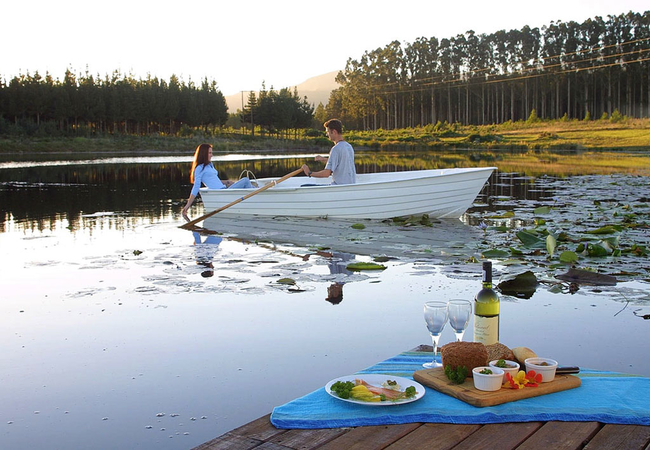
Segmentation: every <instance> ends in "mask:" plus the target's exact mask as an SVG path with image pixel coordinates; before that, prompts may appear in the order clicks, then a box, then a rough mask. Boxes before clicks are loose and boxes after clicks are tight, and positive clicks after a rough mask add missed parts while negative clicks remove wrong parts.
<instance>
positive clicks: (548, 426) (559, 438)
mask: <svg viewBox="0 0 650 450" xmlns="http://www.w3.org/2000/svg"><path fill="white" fill-rule="evenodd" d="M432 350H433V349H432V347H431V346H430V345H420V346H419V347H417V348H414V349H413V351H432ZM255 448H257V449H259V450H289V449H292V450H309V449H319V450H354V449H358V450H374V449H390V450H398V449H404V450H419V449H428V450H432V449H435V450H444V449H454V450H463V449H468V450H477V449H493V448H494V449H499V450H508V449H515V448H516V449H518V450H537V449H543V450H578V449H586V450H600V449H602V450H612V449H621V450H650V426H644V425H613V424H603V423H599V422H559V421H549V422H517V423H498V424H486V425H464V424H451V423H407V424H401V425H378V426H369V427H346V428H322V429H312V430H297V429H293V430H281V429H278V428H275V427H274V426H273V425H272V424H271V414H267V415H266V416H263V417H260V418H259V419H257V420H254V421H252V422H250V423H247V424H246V425H242V426H241V427H239V428H236V429H234V430H232V431H229V432H227V433H224V434H223V435H221V436H219V437H217V438H215V439H212V440H211V441H208V442H205V443H203V444H201V445H199V446H198V447H195V448H194V449H193V450H226V449H227V450H248V449H255Z"/></svg>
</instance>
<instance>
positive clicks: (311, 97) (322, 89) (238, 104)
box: [226, 70, 339, 114]
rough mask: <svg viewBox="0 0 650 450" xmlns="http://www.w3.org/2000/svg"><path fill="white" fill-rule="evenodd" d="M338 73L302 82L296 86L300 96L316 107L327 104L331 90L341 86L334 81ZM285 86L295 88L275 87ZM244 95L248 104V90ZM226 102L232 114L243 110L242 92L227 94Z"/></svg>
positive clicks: (276, 88) (278, 88)
mask: <svg viewBox="0 0 650 450" xmlns="http://www.w3.org/2000/svg"><path fill="white" fill-rule="evenodd" d="M338 73H339V71H338V70H337V71H335V72H329V73H326V74H324V75H318V76H316V77H312V78H310V79H308V80H307V81H304V82H302V83H300V84H299V85H297V86H296V87H297V88H298V95H299V96H300V98H302V97H305V96H306V97H307V100H308V101H309V103H311V104H313V105H314V107H316V106H318V104H319V103H322V104H323V105H327V102H328V101H329V98H330V92H332V91H333V90H334V89H337V88H338V87H339V85H338V84H337V83H336V81H334V79H335V78H336V75H337V74H338ZM284 87H288V88H289V89H291V90H293V88H294V86H282V87H277V86H274V89H275V90H280V89H282V88H284ZM243 97H244V98H243V100H244V104H246V102H247V101H248V92H244V93H243ZM226 104H227V105H228V112H229V113H231V114H232V113H236V112H237V110H238V109H239V110H241V109H242V94H241V93H239V94H233V95H227V96H226Z"/></svg>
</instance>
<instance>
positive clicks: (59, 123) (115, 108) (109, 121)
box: [0, 69, 228, 136]
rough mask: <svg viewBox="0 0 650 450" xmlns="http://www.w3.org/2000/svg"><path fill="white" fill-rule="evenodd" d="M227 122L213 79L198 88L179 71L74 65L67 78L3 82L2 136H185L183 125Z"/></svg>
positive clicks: (0, 84)
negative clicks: (80, 69) (92, 71)
mask: <svg viewBox="0 0 650 450" xmlns="http://www.w3.org/2000/svg"><path fill="white" fill-rule="evenodd" d="M227 120H228V107H227V106H226V99H225V98H224V96H223V94H222V93H221V92H220V91H219V90H218V89H217V84H216V82H215V81H208V80H207V79H204V80H203V81H202V82H201V84H200V86H197V85H195V84H194V83H193V82H192V81H189V82H187V83H185V82H183V81H181V80H179V79H178V78H177V77H176V76H174V75H172V76H171V77H170V79H169V81H165V80H161V79H158V78H156V77H151V76H149V77H147V78H146V79H144V80H143V79H135V78H134V77H133V76H132V75H126V74H120V73H119V72H117V71H116V72H113V74H112V75H111V76H108V75H106V76H105V77H104V78H100V77H99V76H97V77H94V76H93V75H89V74H88V73H86V74H84V75H79V76H77V75H75V74H73V73H72V72H71V70H70V69H68V70H66V72H65V76H64V78H63V80H62V81H60V80H58V79H56V80H55V79H54V78H53V77H52V75H51V74H49V73H47V74H46V75H45V77H42V76H41V75H40V74H39V73H38V72H36V73H34V74H33V75H31V74H29V73H28V74H26V75H25V74H21V75H17V76H15V77H14V78H12V79H11V80H10V81H9V82H8V83H7V82H6V81H4V80H0V134H18V135H21V134H27V135H42V136H59V135H82V136H88V135H94V134H115V133H120V134H151V133H165V134H179V133H182V132H183V125H185V126H186V127H189V128H198V127H202V128H204V129H208V128H209V127H220V126H222V125H223V124H225V123H226V121H227Z"/></svg>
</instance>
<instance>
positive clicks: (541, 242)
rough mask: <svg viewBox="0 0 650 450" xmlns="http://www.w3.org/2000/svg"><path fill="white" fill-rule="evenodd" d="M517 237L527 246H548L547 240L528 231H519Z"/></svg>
mask: <svg viewBox="0 0 650 450" xmlns="http://www.w3.org/2000/svg"><path fill="white" fill-rule="evenodd" d="M517 237H518V238H519V240H520V241H521V243H522V244H524V246H525V247H526V248H546V240H545V239H541V238H539V237H538V236H535V235H534V234H532V233H529V232H528V231H519V232H517Z"/></svg>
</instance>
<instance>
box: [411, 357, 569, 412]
mask: <svg viewBox="0 0 650 450" xmlns="http://www.w3.org/2000/svg"><path fill="white" fill-rule="evenodd" d="M413 379H414V380H415V381H417V382H418V383H422V384H423V385H425V386H428V387H431V388H433V389H435V390H436V391H440V392H442V393H443V394H447V395H451V396H452V397H455V398H457V399H458V400H462V401H464V402H466V403H469V404H470V405H474V406H478V407H483V406H494V405H500V404H502V403H507V402H514V401H515V400H521V399H522V398H530V397H538V396H540V395H546V394H551V393H553V392H560V391H566V390H568V389H573V388H577V387H578V386H580V384H581V381H580V378H578V377H576V376H573V375H556V376H555V379H554V380H553V381H550V382H548V383H540V384H539V386H537V387H524V388H523V389H507V388H501V389H499V390H498V391H492V392H486V391H479V390H478V389H476V388H475V387H474V380H473V379H472V378H471V377H470V378H467V379H465V382H464V383H463V384H455V383H452V382H451V381H450V380H449V379H448V378H447V376H446V375H445V372H444V370H443V368H442V367H436V368H435V369H424V370H418V371H416V372H414V373H413Z"/></svg>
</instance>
